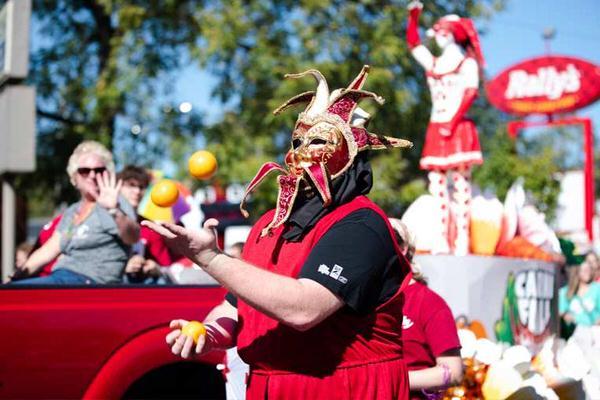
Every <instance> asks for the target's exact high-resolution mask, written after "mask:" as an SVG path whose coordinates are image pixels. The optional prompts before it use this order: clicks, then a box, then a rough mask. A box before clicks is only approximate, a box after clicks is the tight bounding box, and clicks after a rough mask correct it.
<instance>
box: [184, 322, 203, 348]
mask: <svg viewBox="0 0 600 400" xmlns="http://www.w3.org/2000/svg"><path fill="white" fill-rule="evenodd" d="M181 333H182V334H183V335H185V336H189V337H191V338H192V339H194V343H198V338H199V337H200V335H205V334H206V328H205V327H204V324H203V323H202V322H198V321H190V322H188V323H187V324H186V325H185V326H184V327H183V328H182V329H181Z"/></svg>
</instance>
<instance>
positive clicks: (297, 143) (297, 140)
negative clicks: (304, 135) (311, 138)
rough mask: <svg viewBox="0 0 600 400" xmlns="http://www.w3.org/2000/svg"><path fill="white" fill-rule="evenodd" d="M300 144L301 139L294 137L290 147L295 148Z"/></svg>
mask: <svg viewBox="0 0 600 400" xmlns="http://www.w3.org/2000/svg"><path fill="white" fill-rule="evenodd" d="M301 145H302V139H294V140H292V147H293V148H294V149H297V148H298V147H300V146H301Z"/></svg>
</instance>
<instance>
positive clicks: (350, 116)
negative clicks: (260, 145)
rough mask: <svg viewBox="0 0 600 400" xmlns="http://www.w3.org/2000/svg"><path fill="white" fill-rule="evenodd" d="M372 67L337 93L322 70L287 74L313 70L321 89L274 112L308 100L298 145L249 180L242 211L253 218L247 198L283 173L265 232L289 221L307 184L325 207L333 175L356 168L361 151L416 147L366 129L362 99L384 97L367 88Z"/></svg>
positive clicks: (296, 134) (295, 136)
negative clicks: (269, 177) (280, 161)
mask: <svg viewBox="0 0 600 400" xmlns="http://www.w3.org/2000/svg"><path fill="white" fill-rule="evenodd" d="M368 72H369V67H368V66H364V67H363V69H362V71H361V72H360V74H358V76H357V77H356V78H355V79H354V80H353V81H352V83H351V84H350V85H348V87H347V88H345V89H337V90H334V91H333V92H331V93H329V87H328V85H327V81H326V80H325V78H324V77H323V75H322V74H321V73H320V72H319V71H317V70H308V71H305V72H303V73H300V74H289V75H286V78H302V77H304V76H307V75H311V76H313V77H314V78H315V79H316V81H317V90H316V92H314V91H311V92H305V93H301V94H299V95H297V96H295V97H293V98H291V99H290V100H288V101H287V102H285V103H284V104H283V105H281V106H280V107H279V108H277V109H276V110H275V111H274V114H275V115H277V114H279V113H281V112H283V111H285V110H286V109H288V108H290V107H291V106H293V105H296V104H302V103H308V106H307V107H306V109H305V110H304V112H302V113H300V115H299V116H298V120H297V121H296V125H295V127H294V131H293V132H292V146H291V148H290V150H289V151H288V152H287V154H286V156H285V166H280V165H278V164H277V163H274V162H269V163H266V164H264V165H263V166H262V167H261V168H260V170H259V171H258V173H257V174H256V176H255V177H254V178H253V179H252V181H251V182H250V184H249V185H248V187H247V189H246V193H245V195H244V199H243V200H242V203H241V204H240V209H241V211H242V214H243V215H244V216H245V217H248V212H247V211H246V210H245V208H244V206H245V200H246V197H247V196H248V195H249V194H250V193H251V192H252V191H253V190H254V189H255V188H256V187H257V186H258V185H259V184H260V183H261V182H262V181H263V180H264V178H265V177H266V176H267V175H268V174H269V173H270V172H273V171H277V172H279V174H280V175H279V177H278V184H279V193H278V196H277V208H276V210H275V215H274V217H273V219H272V220H271V222H270V223H269V224H268V225H267V227H266V228H265V229H264V230H263V232H262V235H265V234H267V233H268V232H269V231H270V230H271V229H275V228H277V227H279V226H281V225H282V224H284V223H285V222H286V221H287V220H288V218H289V217H290V213H291V211H292V208H293V206H294V202H295V200H296V198H297V196H298V192H299V190H301V189H300V188H301V186H305V187H312V188H313V189H314V190H315V191H316V192H318V195H319V196H320V198H321V200H322V202H323V207H327V206H328V205H329V204H331V201H332V193H331V187H332V186H331V182H332V180H334V179H335V178H337V177H338V176H340V175H342V174H343V173H344V172H346V171H347V170H348V168H350V166H351V165H352V163H353V162H354V158H355V157H356V155H357V154H358V152H360V151H364V150H379V149H385V148H390V147H411V146H412V143H411V142H409V141H407V140H403V139H397V138H392V137H387V136H380V135H376V134H374V133H370V132H368V131H367V129H366V128H365V124H366V122H367V121H368V119H369V117H370V115H369V114H368V113H367V112H365V111H364V110H362V109H361V108H359V107H358V103H359V102H360V101H361V100H363V99H365V98H369V99H373V100H375V101H376V102H377V103H379V104H383V102H384V100H383V99H382V98H381V97H379V96H378V95H376V94H375V93H372V92H368V91H364V90H362V87H363V85H364V83H365V80H366V79H367V75H368ZM301 183H304V185H301Z"/></svg>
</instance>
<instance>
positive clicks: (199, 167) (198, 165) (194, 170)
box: [188, 150, 217, 179]
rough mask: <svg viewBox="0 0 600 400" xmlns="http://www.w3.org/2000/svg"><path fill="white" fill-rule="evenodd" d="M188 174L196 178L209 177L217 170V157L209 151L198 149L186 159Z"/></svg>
mask: <svg viewBox="0 0 600 400" xmlns="http://www.w3.org/2000/svg"><path fill="white" fill-rule="evenodd" d="M188 168H189V170H190V174H191V175H192V176H193V177H194V178H197V179H210V178H211V177H212V176H213V175H214V174H215V172H217V159H216V158H215V156H214V155H213V153H211V152H210V151H206V150H198V151H197V152H195V153H194V154H192V156H191V157H190V159H189V160H188Z"/></svg>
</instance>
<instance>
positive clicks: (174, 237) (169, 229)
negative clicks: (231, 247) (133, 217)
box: [142, 218, 221, 267]
mask: <svg viewBox="0 0 600 400" xmlns="http://www.w3.org/2000/svg"><path fill="white" fill-rule="evenodd" d="M142 225H144V226H147V227H148V228H150V229H152V230H153V231H154V232H156V233H158V234H160V235H161V236H162V237H163V238H165V242H166V243H167V246H169V247H170V248H171V249H173V250H174V251H175V252H177V253H179V254H181V255H183V256H185V257H187V258H189V259H190V260H192V261H193V262H194V263H196V264H198V265H200V266H201V267H205V266H207V265H208V263H210V262H211V261H212V259H213V258H215V257H216V256H217V255H218V254H220V253H221V251H220V250H219V248H218V247H217V235H216V232H215V228H216V226H217V225H219V221H217V220H216V219H214V218H210V219H208V220H206V221H205V222H204V226H203V229H202V230H200V231H192V230H189V229H186V228H184V227H182V226H179V225H175V224H171V223H168V222H152V221H142Z"/></svg>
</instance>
